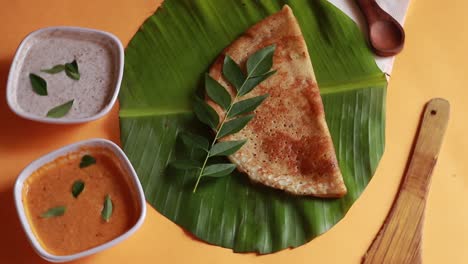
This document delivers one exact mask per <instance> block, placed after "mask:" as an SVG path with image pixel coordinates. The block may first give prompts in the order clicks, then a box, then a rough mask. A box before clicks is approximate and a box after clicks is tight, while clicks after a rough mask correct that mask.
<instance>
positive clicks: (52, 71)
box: [41, 64, 65, 74]
mask: <svg viewBox="0 0 468 264" xmlns="http://www.w3.org/2000/svg"><path fill="white" fill-rule="evenodd" d="M63 70H65V65H63V64H57V65H55V66H54V67H52V68H49V69H41V72H45V73H50V74H56V73H59V72H62V71H63Z"/></svg>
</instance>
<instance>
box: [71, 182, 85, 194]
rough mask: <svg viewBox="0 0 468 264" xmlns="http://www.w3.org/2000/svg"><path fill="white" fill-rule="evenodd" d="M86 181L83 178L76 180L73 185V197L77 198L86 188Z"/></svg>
mask: <svg viewBox="0 0 468 264" xmlns="http://www.w3.org/2000/svg"><path fill="white" fill-rule="evenodd" d="M84 187H85V183H84V181H82V180H76V181H75V182H74V183H73V185H72V194H73V197H75V198H77V197H78V195H80V193H81V192H82V191H83V190H84Z"/></svg>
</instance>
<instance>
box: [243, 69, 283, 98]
mask: <svg viewBox="0 0 468 264" xmlns="http://www.w3.org/2000/svg"><path fill="white" fill-rule="evenodd" d="M275 73H276V70H274V71H269V72H267V73H265V74H263V75H259V76H255V77H251V78H249V79H247V81H246V82H245V84H244V85H243V86H242V88H241V89H240V90H239V96H243V95H246V94H248V93H249V92H250V91H252V89H253V88H255V86H257V85H258V84H259V83H261V82H263V81H264V80H266V79H268V77H270V76H272V75H273V74H275Z"/></svg>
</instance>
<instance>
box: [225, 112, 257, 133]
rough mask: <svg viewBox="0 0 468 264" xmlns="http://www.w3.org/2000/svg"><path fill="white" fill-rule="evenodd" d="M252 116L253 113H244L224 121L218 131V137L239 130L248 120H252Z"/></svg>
mask: <svg viewBox="0 0 468 264" xmlns="http://www.w3.org/2000/svg"><path fill="white" fill-rule="evenodd" d="M253 117H254V115H246V116H243V117H239V118H236V119H232V120H230V121H228V122H226V123H225V124H224V125H223V127H222V128H221V130H220V131H219V134H218V138H222V137H225V136H228V135H231V134H234V133H237V132H239V131H240V130H241V129H242V128H244V127H245V126H246V125H247V123H249V121H250V120H252V118H253Z"/></svg>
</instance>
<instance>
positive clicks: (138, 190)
mask: <svg viewBox="0 0 468 264" xmlns="http://www.w3.org/2000/svg"><path fill="white" fill-rule="evenodd" d="M85 146H88V147H93V146H94V147H103V148H106V149H109V150H111V151H112V152H113V153H114V154H115V155H116V156H117V158H118V159H119V160H120V162H121V164H122V165H123V167H124V168H125V170H126V171H127V173H128V174H127V175H128V176H129V177H130V182H131V183H132V185H133V186H132V187H133V188H134V192H133V193H134V194H135V195H136V196H137V197H136V200H137V202H138V204H139V206H140V215H139V217H138V220H137V222H136V223H135V225H134V226H133V227H132V228H130V229H129V230H127V231H126V232H125V233H123V234H122V235H120V236H118V237H116V238H114V239H112V240H111V241H109V242H106V243H104V244H101V245H99V246H96V247H93V248H90V249H87V250H84V251H82V252H78V253H75V254H71V255H64V256H58V255H54V254H51V253H49V252H48V251H47V250H45V249H44V247H42V246H41V244H40V243H39V241H38V238H37V237H36V235H34V233H33V231H32V227H31V224H30V222H29V220H28V218H27V217H26V213H25V208H24V204H23V193H22V192H23V187H24V182H25V181H26V180H27V178H28V177H29V176H31V174H32V173H33V172H34V171H36V170H37V169H39V168H40V167H42V166H43V165H44V164H47V163H49V162H52V161H54V160H55V159H57V158H58V157H61V156H64V155H66V154H68V153H70V152H76V151H79V150H80V148H82V147H85ZM13 193H14V199H15V205H16V210H17V212H18V216H19V219H20V221H21V225H22V226H23V229H24V231H25V232H26V235H27V237H28V239H29V242H30V243H31V245H32V246H33V248H34V250H36V252H37V253H38V254H39V256H41V257H42V258H44V259H45V260H48V261H50V262H65V261H72V260H75V259H78V258H82V257H86V256H89V255H92V254H95V253H97V252H99V251H102V250H105V249H108V248H110V247H112V246H114V245H116V244H118V243H120V242H122V241H123V240H125V239H127V238H128V237H129V236H130V235H132V234H133V233H135V231H136V230H137V229H138V228H140V227H141V225H142V224H143V221H144V219H145V217H146V200H145V195H144V193H143V188H142V187H141V184H140V181H139V180H138V176H137V174H136V172H135V170H134V169H133V166H132V164H131V163H130V161H129V160H128V158H127V156H126V155H125V153H124V152H123V151H122V149H120V147H119V146H117V145H116V144H115V143H113V142H112V141H109V140H106V139H99V138H96V139H89V140H84V141H80V142H77V143H74V144H71V145H68V146H65V147H62V148H60V149H58V150H56V151H53V152H51V153H49V154H46V155H44V156H42V157H41V158H39V159H37V160H35V161H33V162H32V163H30V164H29V165H28V166H27V167H26V168H25V169H24V170H23V171H22V172H21V173H20V174H19V176H18V178H17V179H16V182H15V187H14V191H13Z"/></svg>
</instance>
